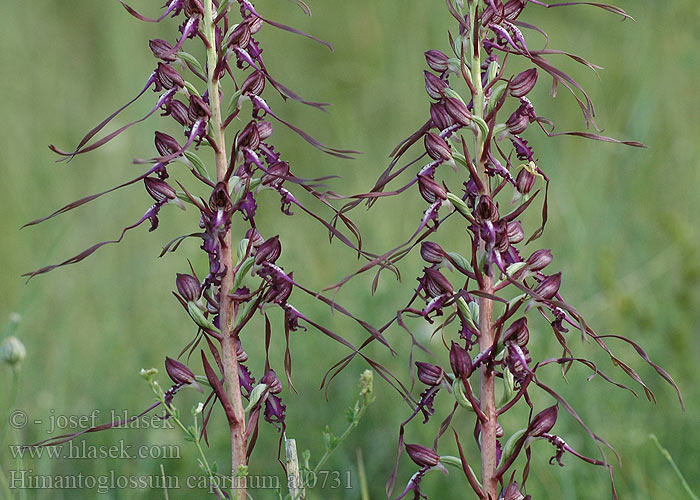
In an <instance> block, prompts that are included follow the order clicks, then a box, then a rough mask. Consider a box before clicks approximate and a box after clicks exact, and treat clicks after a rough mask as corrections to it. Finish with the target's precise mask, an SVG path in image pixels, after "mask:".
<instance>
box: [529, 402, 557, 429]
mask: <svg viewBox="0 0 700 500" xmlns="http://www.w3.org/2000/svg"><path fill="white" fill-rule="evenodd" d="M558 412H559V409H558V407H557V405H554V406H550V407H549V408H547V409H544V410H542V411H541V412H539V413H538V414H537V415H535V418H533V419H532V422H530V426H529V427H528V432H527V433H528V435H530V436H532V437H537V436H541V435H542V434H544V433H547V432H549V431H551V430H552V427H554V424H555V423H556V422H557V414H558Z"/></svg>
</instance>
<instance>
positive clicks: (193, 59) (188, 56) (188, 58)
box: [177, 51, 204, 74]
mask: <svg viewBox="0 0 700 500" xmlns="http://www.w3.org/2000/svg"><path fill="white" fill-rule="evenodd" d="M177 56H178V57H179V58H180V59H182V60H183V61H185V62H188V63H190V64H191V65H192V66H193V67H194V69H196V70H197V71H198V72H200V73H201V74H204V68H203V67H202V65H201V64H200V63H199V61H198V60H197V58H196V57H194V56H193V55H192V54H190V53H188V52H184V51H181V52H178V53H177Z"/></svg>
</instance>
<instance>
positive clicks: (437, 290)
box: [423, 268, 454, 298]
mask: <svg viewBox="0 0 700 500" xmlns="http://www.w3.org/2000/svg"><path fill="white" fill-rule="evenodd" d="M423 289H424V290H425V293H427V294H428V296H429V297H432V298H435V297H439V296H440V295H444V294H446V293H448V294H452V293H453V292H454V289H453V288H452V284H451V283H450V282H449V280H448V279H447V278H445V276H444V275H443V274H442V273H441V272H440V271H438V270H437V269H433V268H428V269H426V270H425V274H424V276H423Z"/></svg>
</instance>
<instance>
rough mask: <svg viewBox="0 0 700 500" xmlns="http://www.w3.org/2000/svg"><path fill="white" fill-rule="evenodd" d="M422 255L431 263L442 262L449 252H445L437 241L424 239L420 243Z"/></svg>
mask: <svg viewBox="0 0 700 500" xmlns="http://www.w3.org/2000/svg"><path fill="white" fill-rule="evenodd" d="M420 256H421V257H422V258H423V260H424V261H426V262H429V263H431V264H440V263H441V262H442V261H443V260H444V259H445V257H447V252H445V251H444V250H443V249H442V247H441V246H440V245H438V244H437V243H433V242H432V241H424V242H422V243H421V244H420Z"/></svg>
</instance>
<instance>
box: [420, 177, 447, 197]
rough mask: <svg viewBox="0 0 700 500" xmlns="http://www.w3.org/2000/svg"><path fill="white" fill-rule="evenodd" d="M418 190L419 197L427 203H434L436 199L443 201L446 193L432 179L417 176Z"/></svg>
mask: <svg viewBox="0 0 700 500" xmlns="http://www.w3.org/2000/svg"><path fill="white" fill-rule="evenodd" d="M418 190H419V191H420V194H421V196H422V197H423V199H424V200H425V201H427V202H428V203H435V202H436V201H437V200H438V199H439V200H445V199H446V198H447V191H445V188H443V187H442V186H441V185H440V184H438V183H437V181H435V179H433V178H432V177H428V176H427V175H418Z"/></svg>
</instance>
